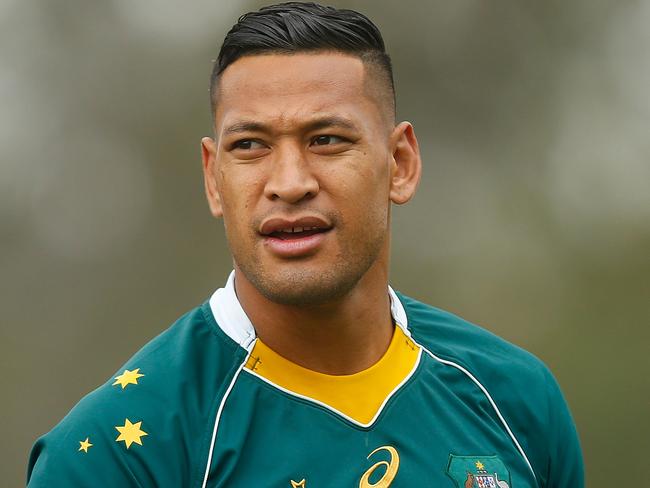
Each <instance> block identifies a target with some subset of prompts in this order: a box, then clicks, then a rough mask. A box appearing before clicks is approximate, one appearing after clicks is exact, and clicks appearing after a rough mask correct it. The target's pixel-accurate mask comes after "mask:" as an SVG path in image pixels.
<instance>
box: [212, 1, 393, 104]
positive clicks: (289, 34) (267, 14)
mask: <svg viewBox="0 0 650 488" xmlns="http://www.w3.org/2000/svg"><path fill="white" fill-rule="evenodd" d="M316 51H338V52H342V53H346V54H351V55H353V56H357V57H358V58H359V59H361V61H362V62H363V63H364V64H365V65H367V66H372V67H376V68H379V69H378V71H377V73H378V76H380V77H381V78H382V82H383V83H384V84H385V85H386V89H387V91H388V92H389V93H390V104H391V107H390V108H391V110H392V113H393V116H394V113H395V84H394V81H393V68H392V65H391V61H390V56H389V55H388V53H386V47H385V45H384V40H383V38H382V36H381V32H379V29H378V28H377V26H376V25H375V24H374V23H373V22H372V21H371V20H370V19H369V18H368V17H366V16H365V15H363V14H361V13H359V12H356V11H354V10H348V9H336V8H334V7H329V6H325V5H319V4H317V3H311V2H309V3H302V2H286V3H279V4H276V5H269V6H267V7H262V8H261V9H260V10H259V11H257V12H249V13H247V14H244V15H242V16H241V17H239V20H238V21H237V23H236V24H235V25H234V26H233V27H232V28H231V29H230V31H229V32H228V34H226V37H225V39H224V41H223V44H222V46H221V50H220V51H219V56H218V57H217V59H216V61H215V63H214V67H213V69H212V75H211V76H210V102H211V107H212V115H213V116H214V112H215V107H216V95H217V93H216V92H217V85H218V81H219V76H220V75H221V73H223V72H224V70H225V69H226V68H227V67H228V66H230V65H231V64H232V63H234V62H235V61H237V60H238V59H239V58H242V57H244V56H251V55H256V54H292V53H299V52H316Z"/></svg>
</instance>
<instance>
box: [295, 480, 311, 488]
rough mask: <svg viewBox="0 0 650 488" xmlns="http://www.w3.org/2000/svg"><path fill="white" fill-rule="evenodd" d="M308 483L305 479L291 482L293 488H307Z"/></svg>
mask: <svg viewBox="0 0 650 488" xmlns="http://www.w3.org/2000/svg"><path fill="white" fill-rule="evenodd" d="M306 483H307V482H306V481H305V479H304V478H303V479H302V480H300V481H293V480H291V488H305V486H306Z"/></svg>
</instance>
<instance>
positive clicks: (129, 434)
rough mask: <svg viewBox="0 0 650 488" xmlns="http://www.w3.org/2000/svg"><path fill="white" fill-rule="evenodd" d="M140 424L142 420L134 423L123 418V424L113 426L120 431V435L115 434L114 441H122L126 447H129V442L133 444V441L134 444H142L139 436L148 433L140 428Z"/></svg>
mask: <svg viewBox="0 0 650 488" xmlns="http://www.w3.org/2000/svg"><path fill="white" fill-rule="evenodd" d="M141 425H142V420H141V421H140V422H136V423H135V424H132V423H131V421H130V420H129V419H125V420H124V425H123V426H120V425H116V426H115V428H116V429H117V431H118V432H119V433H120V435H119V436H117V439H115V441H116V442H119V441H124V444H126V448H127V449H128V448H129V447H131V444H133V443H134V442H135V443H136V444H139V445H142V440H141V439H140V438H141V437H144V436H145V435H149V434H147V433H146V432H145V431H143V430H141V429H140V426H141Z"/></svg>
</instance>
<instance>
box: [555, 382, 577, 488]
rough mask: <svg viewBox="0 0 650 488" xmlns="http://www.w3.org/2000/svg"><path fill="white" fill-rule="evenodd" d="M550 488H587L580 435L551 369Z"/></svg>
mask: <svg viewBox="0 0 650 488" xmlns="http://www.w3.org/2000/svg"><path fill="white" fill-rule="evenodd" d="M547 395H548V431H547V436H548V442H549V446H548V453H549V461H548V472H547V473H546V476H547V483H546V487H547V488H583V487H584V464H583V459H582V450H581V448H580V440H579V438H578V432H577V429H576V426H575V423H574V421H573V418H572V417H571V413H570V412H569V408H568V406H567V403H566V400H565V399H564V396H563V395H562V392H561V391H560V387H559V386H558V384H557V382H556V381H555V378H553V376H552V375H551V373H550V372H549V371H548V370H547Z"/></svg>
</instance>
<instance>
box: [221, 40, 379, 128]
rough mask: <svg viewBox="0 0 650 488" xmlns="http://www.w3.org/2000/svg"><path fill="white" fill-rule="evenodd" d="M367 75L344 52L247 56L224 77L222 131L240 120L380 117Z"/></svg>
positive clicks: (274, 120) (363, 69)
mask: <svg viewBox="0 0 650 488" xmlns="http://www.w3.org/2000/svg"><path fill="white" fill-rule="evenodd" d="M365 75H366V73H365V67H364V65H363V62H362V61H361V60H360V59H359V58H357V57H354V56H350V55H346V54H342V53H330V52H324V53H323V52H319V53H299V54H263V55H252V56H245V57H243V58H240V59H238V60H237V61H235V62H234V63H233V64H231V65H230V66H228V68H226V70H225V71H224V72H223V73H222V75H221V77H220V80H219V89H218V94H217V104H216V112H215V126H216V128H217V131H218V132H219V131H220V130H221V129H222V128H223V127H224V125H229V124H231V123H236V122H237V121H238V120H240V119H256V120H260V119H263V120H264V121H267V122H272V123H274V124H276V125H277V124H280V125H281V124H283V123H287V124H291V123H293V122H296V121H299V120H301V119H305V118H308V117H310V116H313V115H314V114H318V113H330V114H331V113H336V114H340V115H344V116H346V117H349V118H353V119H359V118H364V117H365V118H368V117H378V116H379V110H378V107H377V104H376V101H375V100H373V99H372V97H371V96H370V95H369V93H368V90H367V89H366V86H365V85H366V83H365Z"/></svg>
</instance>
